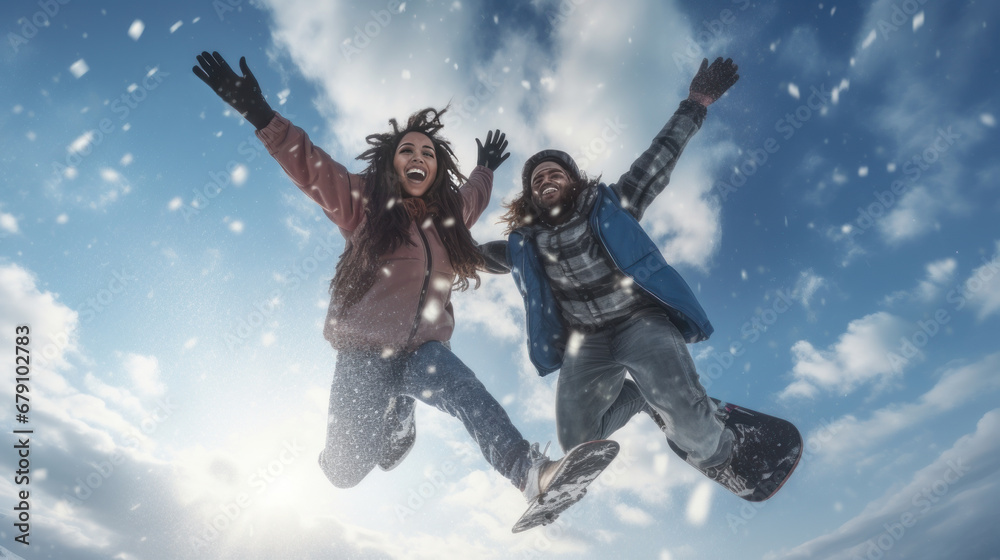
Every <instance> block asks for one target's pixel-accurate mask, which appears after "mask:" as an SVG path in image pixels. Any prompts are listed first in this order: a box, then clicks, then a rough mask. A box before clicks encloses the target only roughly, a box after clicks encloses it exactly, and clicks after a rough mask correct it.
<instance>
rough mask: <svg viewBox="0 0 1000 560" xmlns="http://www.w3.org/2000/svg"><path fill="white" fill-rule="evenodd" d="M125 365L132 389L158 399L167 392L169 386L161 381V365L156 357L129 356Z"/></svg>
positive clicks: (126, 357) (125, 360) (125, 359)
mask: <svg viewBox="0 0 1000 560" xmlns="http://www.w3.org/2000/svg"><path fill="white" fill-rule="evenodd" d="M124 365H125V370H126V371H127V372H128V375H129V378H130V379H131V380H132V387H133V388H134V389H135V390H136V391H137V392H138V393H139V394H141V395H145V396H151V397H157V396H160V395H163V394H164V393H165V392H166V391H167V386H166V385H164V384H163V382H162V381H160V363H159V361H158V360H157V359H156V357H155V356H143V355H141V354H127V355H126V356H125V358H124Z"/></svg>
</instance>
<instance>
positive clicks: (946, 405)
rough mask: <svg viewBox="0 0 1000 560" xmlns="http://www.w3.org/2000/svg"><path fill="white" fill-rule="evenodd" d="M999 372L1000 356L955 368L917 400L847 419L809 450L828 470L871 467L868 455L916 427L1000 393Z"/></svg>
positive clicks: (818, 436)
mask: <svg viewBox="0 0 1000 560" xmlns="http://www.w3.org/2000/svg"><path fill="white" fill-rule="evenodd" d="M998 368H1000V354H991V355H989V356H986V357H984V358H983V359H981V360H979V361H978V362H975V363H973V364H969V365H955V366H952V367H950V368H948V369H947V370H945V372H944V373H942V374H941V377H940V379H939V380H938V382H937V383H936V384H935V385H934V386H933V387H932V388H931V389H930V390H928V391H927V392H925V393H924V394H923V395H921V396H920V397H919V398H918V399H917V400H916V401H913V402H908V403H898V404H893V405H889V406H886V407H883V408H881V409H878V410H876V411H875V412H873V413H872V414H871V416H870V417H868V418H867V419H859V418H858V417H856V416H854V415H847V416H844V417H843V418H840V419H839V420H837V421H835V422H833V423H832V424H829V425H827V426H824V427H823V428H822V429H821V430H817V431H816V432H813V433H811V434H809V436H808V437H807V438H806V440H807V441H808V442H809V443H808V449H810V450H816V452H817V453H818V454H819V456H820V458H821V461H818V463H819V464H824V465H827V466H833V467H836V466H838V465H842V464H858V463H862V464H870V463H872V460H871V459H868V460H865V459H864V458H865V456H866V455H867V454H868V453H870V452H871V451H873V450H877V449H880V448H882V447H884V446H886V445H888V443H887V442H890V441H891V440H892V438H894V437H897V436H899V434H901V433H903V432H905V431H906V430H908V429H911V428H913V427H915V426H919V425H924V424H928V423H933V422H934V418H936V417H938V416H940V415H941V414H942V413H944V412H947V411H949V410H954V409H956V408H958V407H960V406H962V405H963V404H964V403H966V402H968V401H969V400H970V399H972V398H974V397H976V396H979V395H984V394H989V393H992V392H993V391H996V390H997V389H1000V378H998V377H997V375H996V372H997V369H998Z"/></svg>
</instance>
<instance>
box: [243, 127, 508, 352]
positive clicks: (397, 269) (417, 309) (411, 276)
mask: <svg viewBox="0 0 1000 560" xmlns="http://www.w3.org/2000/svg"><path fill="white" fill-rule="evenodd" d="M257 137H258V138H260V140H261V141H262V142H263V143H264V146H266V147H267V150H268V152H270V154H271V155H272V156H273V157H274V159H275V160H277V162H278V163H279V164H280V165H281V168H282V169H284V170H285V173H287V174H288V176H289V177H290V178H291V179H292V182H293V183H295V185H296V186H298V187H299V188H300V189H302V192H304V193H306V194H307V195H308V196H309V198H311V199H313V200H314V201H316V203H317V204H319V205H320V206H321V207H322V208H323V211H324V212H325V213H326V215H327V216H328V217H329V218H330V220H332V221H333V223H335V224H337V226H338V227H339V228H340V232H341V233H342V234H343V235H344V237H345V238H347V239H350V237H351V236H352V235H353V234H354V232H355V231H356V230H357V229H358V227H359V226H360V225H361V224H362V222H363V220H364V219H365V215H364V208H363V205H362V203H361V193H362V191H363V188H362V180H361V177H360V176H359V175H356V174H353V173H349V172H348V171H347V168H345V167H344V166H343V165H341V164H339V163H337V162H336V161H334V160H333V158H331V157H330V156H329V155H328V154H327V153H326V152H324V151H323V150H322V149H320V148H317V147H316V146H314V145H313V143H312V141H310V140H309V136H308V135H307V134H306V133H305V131H303V130H302V129H301V128H299V127H297V126H295V125H293V124H292V123H291V122H289V121H288V119H286V118H284V117H282V116H281V115H280V114H277V113H275V116H274V118H273V119H272V120H271V122H270V124H268V125H267V126H266V127H264V128H263V129H261V130H259V131H257ZM492 189H493V171H491V170H490V169H489V168H488V167H483V166H477V167H476V168H475V169H474V170H473V171H472V174H471V175H469V181H468V182H467V183H466V184H464V185H462V187H461V189H460V192H461V193H462V200H463V214H464V215H463V216H462V218H463V220H464V221H465V225H466V227H472V225H473V224H475V223H476V220H478V219H479V216H480V214H482V213H483V211H484V210H485V209H486V206H488V205H489V202H490V193H491V191H492ZM425 224H426V226H427V227H420V224H416V223H413V224H411V226H410V239H411V240H412V241H413V242H414V243H415V244H414V245H410V244H405V243H404V244H403V246H402V247H400V248H398V249H397V250H396V251H394V252H393V253H391V254H389V255H385V257H384V263H385V264H384V266H383V268H382V274H380V275H379V277H378V279H377V280H376V281H375V284H374V285H373V286H372V287H371V289H370V290H368V292H367V293H365V295H364V296H363V297H362V298H361V300H360V301H359V302H358V303H357V304H355V305H354V306H352V307H351V308H350V309H348V310H347V311H346V312H345V313H344V314H343V317H342V318H341V320H340V321H336V320H334V316H335V313H334V312H335V309H334V307H333V304H332V302H331V306H330V311H329V312H328V314H327V322H326V327H325V328H324V329H323V335H324V336H325V337H326V338H327V340H329V341H330V343H331V344H332V345H333V347H334V348H336V349H338V350H341V349H378V350H383V351H390V352H391V351H400V350H403V351H412V350H415V349H416V348H417V347H418V346H420V345H421V344H423V343H425V342H428V341H431V340H438V341H441V342H446V341H448V340H449V339H450V338H451V333H452V331H453V330H454V328H455V317H454V314H453V312H452V307H451V287H452V283H453V282H454V280H455V271H454V269H453V268H452V267H451V260H450V259H449V258H448V253H447V252H446V251H445V248H444V245H443V244H442V242H441V239H440V237H438V234H437V230H436V229H434V226H433V225H431V224H430V223H429V221H425ZM421 233H422V235H421ZM428 253H429V255H430V262H429V263H428V260H427V254H428ZM428 268H429V270H430V274H429V275H428V274H427V273H426V272H427V270H428ZM425 278H426V280H427V282H426V287H425ZM423 290H426V292H425V294H424V295H423V298H421V291H423ZM421 300H422V305H421Z"/></svg>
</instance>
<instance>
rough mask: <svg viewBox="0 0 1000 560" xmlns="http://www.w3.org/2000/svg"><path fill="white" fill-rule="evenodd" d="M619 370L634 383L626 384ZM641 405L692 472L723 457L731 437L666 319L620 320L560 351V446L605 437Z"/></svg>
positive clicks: (711, 464)
mask: <svg viewBox="0 0 1000 560" xmlns="http://www.w3.org/2000/svg"><path fill="white" fill-rule="evenodd" d="M626 371H627V372H628V373H630V374H631V375H632V378H633V379H634V380H635V383H632V382H630V381H628V380H626V378H625V373H626ZM647 406H652V407H653V409H655V410H656V411H657V412H659V414H660V417H661V418H663V420H664V422H665V423H666V429H665V431H666V435H667V437H668V438H669V439H670V440H672V441H673V442H674V443H675V444H676V445H677V446H678V447H679V448H681V449H682V450H684V451H686V452H687V453H688V460H689V461H690V462H691V463H693V464H695V465H696V466H713V465H716V464H718V463H721V462H722V461H724V460H725V459H726V458H728V455H729V452H730V449H731V444H732V434H731V433H729V432H728V431H725V430H724V426H723V424H722V421H721V420H720V419H719V417H718V416H717V414H716V406H715V403H714V402H713V401H712V399H710V398H708V396H707V395H706V393H705V389H704V387H702V385H701V382H699V381H698V372H697V371H696V369H695V366H694V360H692V359H691V354H690V353H689V352H688V349H687V345H686V344H685V342H684V339H683V338H682V337H681V334H680V332H678V330H677V327H675V326H674V324H673V323H672V322H671V321H670V319H669V318H668V317H667V316H666V315H665V314H662V315H661V314H655V315H644V316H641V317H638V318H633V319H627V320H625V321H624V322H622V323H619V324H617V325H614V326H609V327H604V328H602V329H600V330H598V331H596V332H594V333H592V334H584V335H583V341H582V343H581V344H580V347H579V349H578V350H577V351H576V352H570V351H567V353H566V357H565V358H564V360H563V366H562V370H561V371H560V372H559V381H558V384H557V388H556V425H557V428H558V432H559V444H560V445H561V446H562V448H563V449H564V450H565V449H570V448H571V447H573V446H575V445H578V444H580V443H583V442H585V441H591V440H595V439H605V438H607V437H608V436H610V435H611V434H612V433H614V432H615V431H616V430H618V429H619V428H621V427H622V426H624V425H625V424H626V423H627V422H628V421H629V419H630V418H631V417H632V416H634V415H635V414H636V413H638V412H642V411H643V410H644V409H645V408H646V407H647Z"/></svg>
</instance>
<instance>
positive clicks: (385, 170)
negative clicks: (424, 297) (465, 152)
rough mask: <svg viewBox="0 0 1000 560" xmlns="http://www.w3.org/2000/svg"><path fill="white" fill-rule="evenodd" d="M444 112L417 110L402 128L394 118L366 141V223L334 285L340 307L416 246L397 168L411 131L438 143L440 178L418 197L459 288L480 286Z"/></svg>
mask: <svg viewBox="0 0 1000 560" xmlns="http://www.w3.org/2000/svg"><path fill="white" fill-rule="evenodd" d="M445 111H447V108H445V109H442V110H440V111H438V110H436V109H432V108H427V109H423V110H421V111H418V112H416V113H414V114H412V115H410V118H409V119H408V120H407V121H406V126H405V127H403V128H400V127H399V124H398V123H397V122H396V119H390V120H389V124H391V125H392V131H391V132H384V133H380V134H371V135H369V136H368V137H367V138H365V141H366V142H368V145H369V146H371V147H370V148H368V149H367V150H365V151H364V152H363V153H362V154H361V155H359V156H358V159H360V160H362V161H367V162H368V167H366V168H365V170H364V171H362V172H361V177H362V180H363V181H364V189H363V194H362V196H363V200H364V212H365V220H364V221H363V222H362V224H361V226H360V228H359V229H358V230H357V231H356V232H355V233H354V235H353V236H352V237H351V239H350V240H348V242H347V247H346V249H345V250H344V254H343V255H341V257H340V261H339V262H338V263H337V272H336V275H335V276H334V277H333V281H332V282H331V283H330V290H331V291H332V293H333V295H334V300H335V301H336V302H337V303H338V305H339V306H340V308H341V309H346V308H348V307H350V306H352V305H354V304H356V303H357V302H358V301H360V300H361V297H362V296H364V295H365V293H366V292H367V291H368V290H369V289H370V288H371V287H372V285H373V284H374V283H375V279H376V275H377V274H378V270H379V269H380V268H381V263H382V259H383V258H384V256H385V255H387V254H389V253H391V252H393V251H395V250H396V249H398V248H399V247H400V246H401V245H402V244H403V243H409V244H411V245H412V244H414V242H413V241H412V240H411V239H410V235H409V233H410V224H411V222H412V221H413V219H412V218H411V217H410V213H409V212H408V211H407V209H406V204H404V199H405V198H406V197H407V194H406V193H405V191H404V190H403V186H402V178H401V177H399V175H398V174H397V173H396V169H395V167H394V166H393V159H394V158H395V155H396V147H397V146H398V145H399V142H400V141H401V140H402V138H403V136H405V135H406V134H407V133H409V132H419V133H421V134H424V135H426V136H427V137H428V138H430V139H431V142H432V143H433V144H434V156H435V158H436V160H437V176H436V177H435V178H434V182H433V183H432V184H431V186H430V188H428V189H427V192H425V193H424V194H423V196H421V197H420V198H421V199H423V202H424V204H425V206H426V207H427V208H428V210H429V212H428V217H429V218H431V219H432V220H433V221H434V228H435V229H436V230H437V233H438V236H439V237H440V238H441V241H442V242H443V243H444V247H445V249H446V250H447V252H448V257H449V258H450V259H451V266H452V268H453V269H454V270H455V273H456V274H457V279H456V281H455V288H456V289H458V290H465V289H468V287H469V280H470V279H473V280H475V287H476V288H478V287H479V282H480V279H479V274H478V270H481V269H482V268H483V266H484V261H483V257H482V254H481V253H480V252H479V250H478V248H477V246H476V243H475V241H473V239H472V234H470V233H469V228H467V227H466V226H465V220H464V219H463V212H462V207H463V202H462V196H461V194H460V193H459V191H458V189H459V186H461V185H462V184H463V183H465V181H466V180H467V178H466V177H465V176H464V175H462V173H461V172H460V171H459V170H458V165H457V163H456V161H455V154H454V152H453V151H452V149H451V144H450V143H449V142H448V141H447V140H445V139H444V138H442V137H440V136H438V134H437V133H438V132H439V131H440V130H441V128H443V127H444V124H443V123H442V122H441V116H442V115H443V114H444V113H445Z"/></svg>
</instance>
